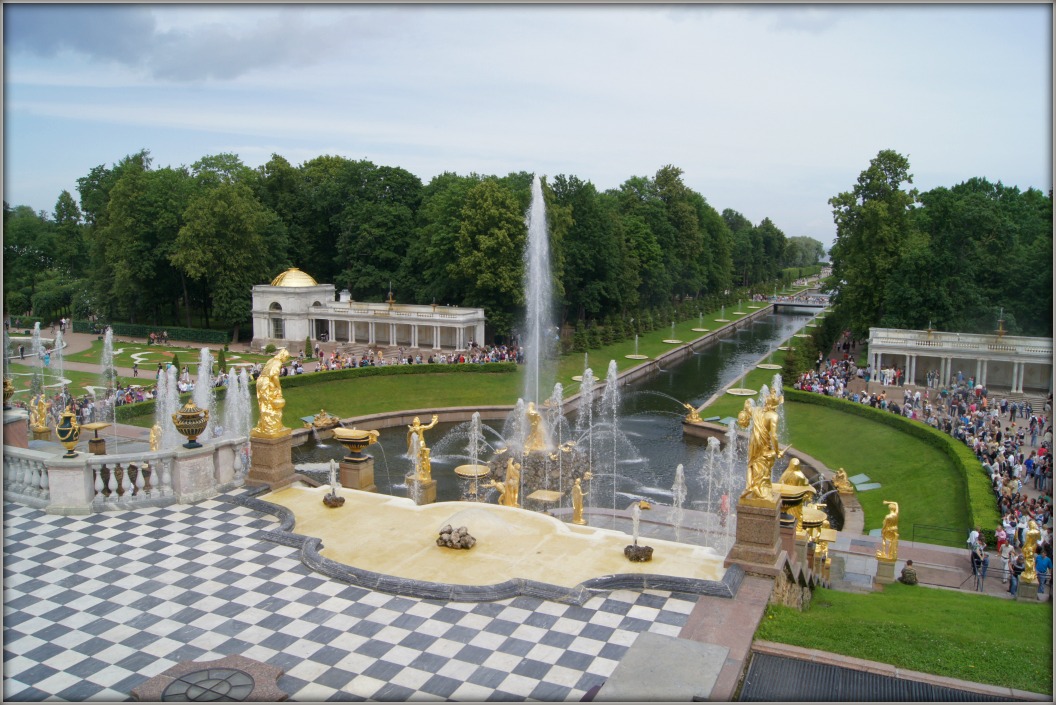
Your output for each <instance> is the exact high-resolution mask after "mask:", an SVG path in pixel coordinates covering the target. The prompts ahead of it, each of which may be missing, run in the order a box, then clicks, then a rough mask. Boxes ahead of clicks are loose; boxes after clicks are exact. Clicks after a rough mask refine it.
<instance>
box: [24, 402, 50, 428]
mask: <svg viewBox="0 0 1056 705" xmlns="http://www.w3.org/2000/svg"><path fill="white" fill-rule="evenodd" d="M50 408H51V403H50V402H49V401H47V400H46V399H45V398H44V395H43V394H38V395H37V397H36V399H34V400H33V404H32V406H30V407H29V425H30V426H31V427H32V428H33V430H34V431H46V430H47V428H48V410H49V409H50Z"/></svg>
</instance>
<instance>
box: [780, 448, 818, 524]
mask: <svg viewBox="0 0 1056 705" xmlns="http://www.w3.org/2000/svg"><path fill="white" fill-rule="evenodd" d="M778 482H780V483H781V484H782V485H790V486H793V487H805V488H807V491H806V494H804V495H803V500H802V501H800V502H797V503H796V504H794V505H792V506H788V513H789V514H791V515H792V516H794V517H795V518H796V531H802V530H803V505H804V504H806V503H807V502H809V501H810V499H811V498H812V497H813V496H814V495H816V494H817V492H816V491H815V490H814V488H813V487H812V486H811V484H810V480H808V479H807V476H806V475H804V474H803V471H802V470H800V469H799V458H792V459H791V460H790V461H788V468H786V469H785V471H784V472H783V473H781V478H780V479H779V480H778Z"/></svg>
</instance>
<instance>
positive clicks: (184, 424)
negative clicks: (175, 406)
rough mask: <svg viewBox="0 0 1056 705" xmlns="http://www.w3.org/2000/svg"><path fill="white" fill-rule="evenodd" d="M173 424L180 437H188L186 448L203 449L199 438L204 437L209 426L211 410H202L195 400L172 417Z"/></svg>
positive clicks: (184, 445)
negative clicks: (204, 432) (203, 434)
mask: <svg viewBox="0 0 1056 705" xmlns="http://www.w3.org/2000/svg"><path fill="white" fill-rule="evenodd" d="M172 423H173V424H175V426H176V430H177V431H179V432H180V435H182V436H186V437H187V442H186V443H184V444H183V447H184V448H201V447H202V444H201V443H199V442H198V436H200V435H202V432H203V431H204V430H205V427H206V426H208V425H209V410H208V409H201V408H199V407H198V405H197V404H195V403H194V400H193V399H192V400H191V401H188V402H187V403H186V404H184V405H183V408H182V409H180V410H179V411H177V412H176V413H175V414H173V415H172Z"/></svg>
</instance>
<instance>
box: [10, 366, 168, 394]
mask: <svg viewBox="0 0 1056 705" xmlns="http://www.w3.org/2000/svg"><path fill="white" fill-rule="evenodd" d="M11 372H12V373H13V374H12V375H11V383H12V384H13V385H14V387H15V396H14V397H13V398H14V400H15V401H27V400H28V399H29V389H30V386H31V380H32V374H31V373H32V368H31V367H30V366H29V365H21V364H18V363H17V362H15V363H12V365H11ZM62 376H63V377H64V378H66V379H68V380H70V385H69V386H70V392H71V393H72V394H75V395H81V394H84V393H86V392H87V390H86V389H84V387H85V386H89V385H90V386H96V387H98V386H100V382H101V379H100V374H99V373H98V372H77V371H75V370H64V371H63V373H62ZM119 380H120V384H121V385H122V386H123V385H126V384H142V385H144V386H149V385H152V384H153V383H154V378H153V377H152V376H150V375H147V376H146V380H144V379H143V377H140V378H139V379H134V378H132V377H120V378H119ZM56 384H58V376H57V375H56V374H55V368H54V367H51V368H48V369H45V370H44V385H45V387H46V388H47V390H48V391H49V392H50V393H52V394H54V393H56V392H57V391H58V387H56V386H53V385H56Z"/></svg>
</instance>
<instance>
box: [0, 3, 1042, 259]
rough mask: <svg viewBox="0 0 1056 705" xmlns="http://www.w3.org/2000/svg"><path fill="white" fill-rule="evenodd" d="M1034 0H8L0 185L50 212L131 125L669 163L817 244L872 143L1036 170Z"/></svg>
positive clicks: (11, 199)
mask: <svg viewBox="0 0 1056 705" xmlns="http://www.w3.org/2000/svg"><path fill="white" fill-rule="evenodd" d="M1051 66H1052V10H1051V6H1050V5H1048V4H1042V5H1000V4H998V5H982V6H980V5H930V6H923V7H921V6H908V7H907V6H901V5H887V6H854V5H847V6H829V5H798V6H791V7H780V6H760V5H735V6H709V5H692V6H686V5H681V6H680V5H666V6H656V5H639V6H621V5H604V6H597V5H595V6H592V5H578V6H574V7H568V6H553V5H530V6H523V5H520V6H510V5H496V6H474V5H461V6H451V5H447V6H445V5H406V6H400V7H385V6H378V5H311V6H306V5H248V6H247V5H222V6H200V5H171V6H160V5H111V6H98V5H95V6H93V5H62V6H54V5H51V6H48V5H17V4H5V5H4V200H5V201H7V202H8V203H9V204H11V205H23V204H24V205H29V206H32V207H33V208H34V209H35V210H46V211H49V212H50V211H52V210H53V209H54V205H55V201H56V199H57V197H58V195H59V193H60V192H61V191H62V190H63V189H66V190H69V191H70V192H71V193H73V194H74V196H75V197H76V196H77V192H76V185H77V183H76V180H77V178H78V177H81V176H84V175H86V174H87V173H88V171H89V170H90V169H91V168H92V167H94V166H97V165H99V164H112V163H114V162H116V161H118V160H119V159H121V158H122V157H123V156H125V155H126V154H130V153H133V152H136V151H138V150H139V149H141V148H146V149H148V150H149V151H150V152H151V155H152V156H153V158H154V165H155V166H178V165H181V164H185V165H190V164H192V163H193V162H195V161H197V160H198V159H200V158H201V157H202V156H204V155H208V154H217V153H221V152H234V153H237V154H238V155H240V156H241V158H242V160H243V161H244V162H245V163H246V164H248V165H250V166H259V165H260V164H262V163H264V162H265V161H267V160H268V158H269V157H270V155H271V154H272V153H278V154H280V155H282V156H284V157H286V158H287V159H288V160H289V161H290V162H291V163H293V164H295V165H296V164H300V163H301V162H303V161H305V160H308V159H311V158H314V157H316V156H319V155H321V154H339V155H341V156H345V157H348V158H350V159H369V160H371V161H373V162H374V163H376V164H385V165H391V166H400V167H403V168H405V169H407V170H409V171H411V172H412V173H414V174H416V175H417V176H419V177H420V178H421V179H422V180H423V181H425V182H428V180H429V179H430V178H432V177H433V176H435V175H436V174H438V173H441V172H443V171H455V172H458V173H462V174H466V173H470V172H477V173H484V174H492V173H493V174H506V173H508V172H511V171H521V170H524V171H530V172H537V173H540V174H545V175H550V176H554V175H557V174H575V175H577V176H579V177H580V178H582V179H586V180H590V181H592V182H593V183H594V184H595V185H596V186H597V187H598V188H599V189H608V188H615V187H617V186H619V184H620V183H622V182H623V181H625V180H626V179H627V178H629V177H631V176H636V175H653V174H655V172H656V171H657V169H659V168H660V167H662V166H664V165H665V164H674V165H675V166H678V167H680V168H681V169H682V170H683V171H684V175H683V179H684V180H685V182H686V184H687V185H689V186H690V187H691V188H693V189H695V190H696V191H698V192H700V193H701V194H703V195H704V196H705V197H706V198H707V199H708V202H709V203H711V204H712V205H713V206H714V207H715V208H717V209H718V210H720V211H721V210H723V209H724V208H733V209H735V210H738V211H740V212H741V213H743V214H744V215H745V216H746V217H748V218H749V219H750V220H751V221H752V222H755V223H758V222H759V221H760V220H762V219H763V218H764V217H769V218H771V219H772V220H773V221H774V222H775V223H776V224H777V226H778V227H780V228H781V229H782V230H783V231H784V232H785V234H786V235H788V236H790V237H791V236H798V235H806V236H810V237H814V238H816V239H818V240H821V241H822V242H824V243H825V244H826V246H828V245H830V244H831V242H832V239H833V238H834V236H835V227H834V225H833V223H832V213H831V208H830V206H829V205H828V203H827V201H828V199H829V198H831V197H832V196H833V195H835V194H836V193H838V192H840V191H846V190H849V189H850V188H851V187H852V186H853V185H854V183H855V180H856V179H857V177H858V174H859V173H860V172H861V171H862V170H863V169H865V168H866V167H867V166H868V163H869V160H870V159H871V158H873V157H874V156H876V154H877V152H879V151H880V150H882V149H894V150H896V151H898V152H900V153H901V154H904V155H906V156H908V158H909V161H910V164H911V171H912V173H913V174H914V185H915V186H916V187H917V188H919V189H921V190H927V189H930V188H934V187H936V186H952V185H954V184H956V183H959V182H961V181H964V180H966V179H968V178H971V177H974V176H981V177H985V178H988V179H990V180H991V181H1002V182H1003V183H1005V184H1006V185H1015V186H1019V187H1020V188H1021V189H1026V188H1028V187H1035V188H1039V189H1042V190H1044V191H1046V192H1047V191H1048V190H1049V189H1050V188H1051V187H1052V141H1051V140H1052V137H1051V136H1052V90H1051V89H1052V75H1051Z"/></svg>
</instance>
